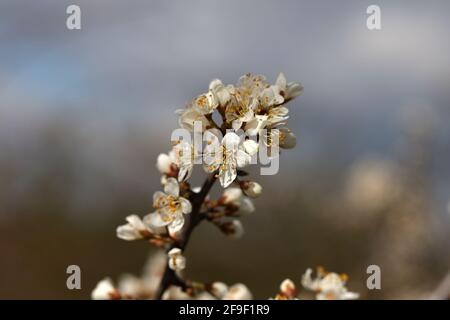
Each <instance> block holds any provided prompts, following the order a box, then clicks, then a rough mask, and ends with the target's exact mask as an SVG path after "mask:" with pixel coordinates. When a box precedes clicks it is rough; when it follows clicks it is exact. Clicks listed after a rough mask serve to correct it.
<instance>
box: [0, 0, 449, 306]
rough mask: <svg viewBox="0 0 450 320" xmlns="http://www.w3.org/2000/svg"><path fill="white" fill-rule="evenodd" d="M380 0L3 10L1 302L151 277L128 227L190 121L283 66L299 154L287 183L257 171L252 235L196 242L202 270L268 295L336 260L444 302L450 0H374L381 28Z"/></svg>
mask: <svg viewBox="0 0 450 320" xmlns="http://www.w3.org/2000/svg"><path fill="white" fill-rule="evenodd" d="M372 2H373V1H370V2H369V1H359V0H358V1H356V0H355V1H339V2H338V1H275V0H266V1H256V0H246V1H238V0H227V1H206V0H205V1H197V0H194V1H182V0H177V1H174V0H170V1H91V0H89V1H87V0H86V1H84V0H83V1H82V0H78V1H76V2H75V1H45V0H41V1H23V0H14V1H13V0H11V1H7V0H2V1H0V298H3V299H10V298H25V299H37V298H41V299H45V298H57V299H80V298H89V296H90V292H91V290H92V288H93V287H94V286H95V284H96V282H97V281H98V280H100V279H102V278H103V277H104V276H111V277H113V278H117V277H118V276H119V275H120V274H122V273H124V272H131V273H135V274H139V273H140V271H141V268H142V266H143V264H144V262H145V261H146V258H147V256H148V254H149V252H151V248H149V246H148V244H146V243H144V242H125V241H121V240H119V239H117V238H116V236H115V228H116V226H117V225H119V224H123V223H124V218H125V217H126V216H127V215H129V214H132V213H137V214H139V215H141V216H142V215H144V214H146V213H148V212H150V210H151V198H152V194H153V192H154V191H156V190H158V189H159V188H160V185H159V175H158V172H157V170H156V168H155V160H156V157H157V155H158V154H159V153H160V152H166V151H167V150H168V148H169V137H170V133H171V131H172V129H173V128H175V127H176V126H177V118H176V116H175V115H174V111H175V110H176V109H177V108H179V107H182V106H184V104H185V103H186V102H187V101H188V100H190V99H191V98H192V97H194V96H195V95H197V94H199V93H202V92H204V91H205V90H206V89H207V85H208V83H209V81H210V80H211V79H213V78H220V79H222V80H223V81H224V82H227V83H235V82H237V79H238V78H239V76H240V75H241V74H244V73H246V72H253V73H261V74H265V75H267V77H268V78H269V80H271V81H274V80H275V78H276V76H277V74H278V73H279V72H280V71H283V72H284V73H285V74H286V76H287V78H288V80H292V81H300V82H302V83H303V85H304V86H305V93H304V95H303V96H301V97H299V98H298V99H296V100H295V101H294V102H292V103H291V118H290V122H289V123H290V127H291V128H292V129H293V130H294V132H296V133H297V136H298V145H297V148H296V149H294V150H289V151H286V152H283V154H282V156H281V170H280V172H279V173H278V174H277V175H275V176H264V177H261V176H259V175H258V174H257V173H258V171H256V170H253V172H254V173H255V175H254V177H255V179H256V180H257V181H259V182H260V183H261V184H262V185H263V186H264V195H263V196H262V197H261V198H259V199H257V200H256V202H255V204H256V207H257V211H256V212H255V213H254V214H253V215H251V216H249V217H246V218H245V219H244V221H243V222H244V226H245V228H246V234H245V236H244V237H243V238H242V239H240V240H237V241H232V240H229V239H227V238H226V237H225V236H224V235H222V234H220V232H219V231H218V230H217V229H216V228H214V227H212V226H210V225H207V224H204V225H202V226H201V227H200V228H199V229H198V231H197V232H196V233H195V235H194V237H193V239H192V242H191V244H190V246H189V248H188V250H187V252H186V254H187V258H188V269H187V274H188V276H189V277H191V278H194V279H196V280H199V281H211V280H222V281H225V282H227V283H230V284H232V283H236V282H244V283H246V284H247V285H248V286H249V287H250V288H251V290H252V291H253V293H254V295H255V297H256V298H263V299H264V298H267V297H270V296H273V295H274V294H275V293H276V292H277V289H278V285H279V283H280V282H281V281H282V280H283V279H284V278H286V277H290V278H292V279H293V280H294V281H295V282H297V283H299V281H300V276H301V274H302V273H303V272H304V270H305V269H306V268H307V267H315V266H317V265H322V266H324V267H325V268H326V269H329V270H333V271H337V272H345V273H347V274H348V275H349V276H350V282H349V287H350V289H352V290H355V291H359V292H360V293H361V294H362V297H363V298H370V299H387V298H424V297H427V296H429V294H430V293H432V292H433V290H434V288H436V287H437V286H438V284H439V283H440V281H441V279H442V278H443V277H444V276H445V274H446V273H447V271H448V270H449V269H450V254H449V253H450V250H449V249H450V242H449V240H450V233H449V231H450V215H449V212H448V209H447V205H448V202H449V200H450V168H449V163H450V148H449V146H450V126H449V120H450V109H449V105H450V90H449V89H450V88H449V83H450V63H449V62H450V61H449V60H450V44H449V41H448V38H449V31H450V20H449V17H448V12H449V11H450V3H449V2H448V1H395V2H394V1H382V0H377V1H376V4H378V5H380V6H381V10H382V30H380V31H369V30H368V29H367V28H366V17H367V15H366V8H367V6H368V5H370V4H372ZM70 4H78V5H79V6H81V10H82V29H81V30H76V31H69V30H67V29H66V25H65V22H66V18H67V15H66V7H67V6H68V5H70ZM200 171H201V170H197V172H200ZM70 264H77V265H79V266H80V267H81V270H82V289H81V290H78V291H77V290H73V291H70V290H67V288H66V277H67V274H66V267H67V266H68V265H70ZM370 264H377V265H379V266H381V269H382V290H379V291H376V290H375V291H369V290H367V289H366V287H365V282H366V277H367V275H366V268H367V266H368V265H370Z"/></svg>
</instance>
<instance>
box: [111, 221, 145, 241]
mask: <svg viewBox="0 0 450 320" xmlns="http://www.w3.org/2000/svg"><path fill="white" fill-rule="evenodd" d="M116 234H117V237H118V238H119V239H122V240H126V241H133V240H137V239H142V236H141V234H140V233H139V232H138V231H137V230H136V229H135V228H133V227H132V226H131V225H129V224H124V225H121V226H118V227H117V229H116Z"/></svg>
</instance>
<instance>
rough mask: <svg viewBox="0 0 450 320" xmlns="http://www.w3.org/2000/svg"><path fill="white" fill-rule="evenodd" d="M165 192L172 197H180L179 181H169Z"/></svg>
mask: <svg viewBox="0 0 450 320" xmlns="http://www.w3.org/2000/svg"><path fill="white" fill-rule="evenodd" d="M164 192H165V193H167V194H168V195H170V196H174V197H178V195H179V194H180V187H179V186H178V181H177V180H176V179H175V178H169V179H167V182H166V185H165V186H164Z"/></svg>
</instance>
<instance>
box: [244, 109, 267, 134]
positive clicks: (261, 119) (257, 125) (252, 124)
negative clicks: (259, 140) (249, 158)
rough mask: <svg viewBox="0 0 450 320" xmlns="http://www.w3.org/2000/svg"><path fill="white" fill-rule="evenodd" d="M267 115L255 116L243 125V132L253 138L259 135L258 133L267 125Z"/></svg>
mask: <svg viewBox="0 0 450 320" xmlns="http://www.w3.org/2000/svg"><path fill="white" fill-rule="evenodd" d="M268 118H269V116H268V115H265V114H257V115H255V116H254V117H253V119H251V120H250V121H248V122H247V123H246V124H245V127H244V129H245V131H246V133H247V134H248V135H251V136H254V135H257V134H259V132H260V131H261V130H262V129H264V128H265V127H266V125H267V119H268Z"/></svg>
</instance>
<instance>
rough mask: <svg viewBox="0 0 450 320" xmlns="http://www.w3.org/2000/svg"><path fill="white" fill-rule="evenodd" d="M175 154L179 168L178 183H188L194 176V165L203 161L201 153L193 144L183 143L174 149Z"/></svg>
mask: <svg viewBox="0 0 450 320" xmlns="http://www.w3.org/2000/svg"><path fill="white" fill-rule="evenodd" d="M174 153H175V154H176V156H175V157H176V159H177V164H178V167H179V171H178V181H180V182H181V181H186V180H187V179H189V178H190V177H191V175H192V171H193V169H194V164H195V163H197V161H199V159H201V157H202V155H201V152H200V151H199V150H196V148H195V147H194V146H193V145H192V144H191V143H188V142H183V141H182V142H180V143H178V144H177V145H176V146H175V147H174Z"/></svg>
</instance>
